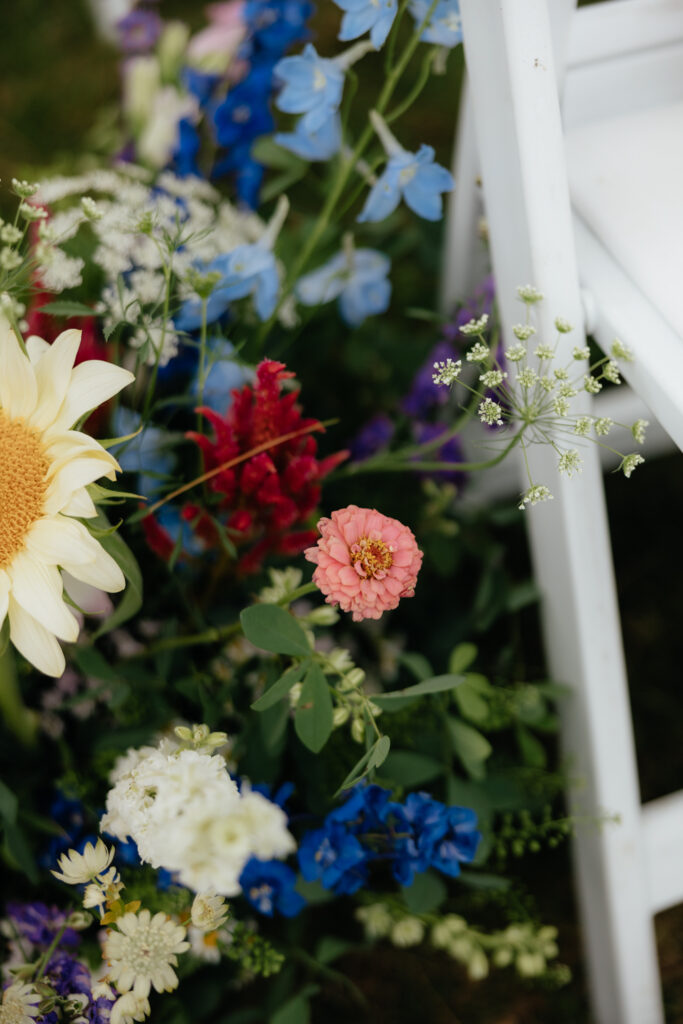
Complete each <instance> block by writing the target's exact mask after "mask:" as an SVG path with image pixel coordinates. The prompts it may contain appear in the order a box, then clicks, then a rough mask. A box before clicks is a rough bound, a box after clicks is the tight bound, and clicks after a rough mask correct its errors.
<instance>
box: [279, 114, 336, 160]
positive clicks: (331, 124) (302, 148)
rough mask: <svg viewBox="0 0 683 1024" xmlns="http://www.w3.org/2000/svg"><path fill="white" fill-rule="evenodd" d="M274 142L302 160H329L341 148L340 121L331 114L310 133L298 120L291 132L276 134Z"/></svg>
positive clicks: (302, 122)
mask: <svg viewBox="0 0 683 1024" xmlns="http://www.w3.org/2000/svg"><path fill="white" fill-rule="evenodd" d="M274 141H275V142H277V144H278V146H282V147H283V149H288V150H289V151H290V152H291V153H296V155H297V156H300V157H301V158H302V159H303V160H329V159H330V158H331V157H333V156H334V154H335V153H337V152H338V151H339V147H340V146H341V120H340V118H339V115H338V114H332V115H330V117H328V119H327V120H326V121H325V123H324V124H322V125H321V126H320V128H318V130H317V131H314V132H311V131H308V130H307V129H306V125H305V123H304V119H303V118H300V119H299V120H298V121H297V123H296V127H295V128H294V131H293V132H278V133H277V135H275V137H274Z"/></svg>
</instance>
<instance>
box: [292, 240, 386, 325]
mask: <svg viewBox="0 0 683 1024" xmlns="http://www.w3.org/2000/svg"><path fill="white" fill-rule="evenodd" d="M390 268H391V263H390V261H389V260H388V259H387V257H386V256H383V255H382V253H380V252H375V250H374V249H355V250H353V249H352V250H350V251H342V252H339V253H337V255H336V256H333V257H332V259H331V260H328V262H327V263H325V264H324V266H322V267H318V269H317V270H314V271H312V273H310V274H306V275H305V277H302V278H301V279H300V280H299V281H298V283H297V285H296V295H297V298H298V299H299V301H300V302H302V303H303V304H304V305H305V306H320V305H322V304H323V303H325V302H332V301H333V300H334V299H337V298H338V299H339V309H340V312H341V315H342V317H343V318H344V320H345V321H346V323H347V324H350V325H351V326H352V327H357V326H358V325H359V324H361V323H362V322H363V321H364V320H365V318H366V317H368V316H375V315H376V314H377V313H384V312H386V310H387V309H388V307H389V299H390V297H391V282H390V281H389V280H388V279H387V275H388V273H389V270H390Z"/></svg>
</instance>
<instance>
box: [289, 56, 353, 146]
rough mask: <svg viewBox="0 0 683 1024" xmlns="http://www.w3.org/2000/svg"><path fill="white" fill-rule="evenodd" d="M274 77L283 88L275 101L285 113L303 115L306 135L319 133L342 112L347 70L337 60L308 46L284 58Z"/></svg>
mask: <svg viewBox="0 0 683 1024" xmlns="http://www.w3.org/2000/svg"><path fill="white" fill-rule="evenodd" d="M275 75H276V76H277V77H278V78H279V79H280V80H281V81H282V82H284V88H283V89H282V91H281V92H280V93H279V95H278V97H277V99H276V100H275V106H276V107H277V108H278V110H283V111H284V112H285V114H304V117H303V118H302V120H303V122H304V128H305V130H306V131H307V132H315V131H318V130H319V129H320V128H321V127H322V126H323V125H324V123H325V121H327V119H328V118H329V116H330V114H333V113H335V111H337V110H338V109H339V104H340V103H341V97H342V90H343V88H344V70H343V67H342V66H340V63H339V62H338V61H337V60H332V59H329V58H327V57H320V56H319V55H318V53H317V52H316V49H315V47H314V46H313V45H312V44H311V43H308V44H307V45H306V46H305V47H304V52H303V53H302V54H300V55H299V56H297V57H284V58H283V59H282V60H280V61H278V63H277V64H276V65H275Z"/></svg>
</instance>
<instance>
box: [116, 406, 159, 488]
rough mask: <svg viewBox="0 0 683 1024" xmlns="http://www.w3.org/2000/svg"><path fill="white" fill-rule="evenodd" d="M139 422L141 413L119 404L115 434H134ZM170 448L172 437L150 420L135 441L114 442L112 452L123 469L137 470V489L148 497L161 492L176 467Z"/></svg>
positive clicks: (132, 471)
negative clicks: (121, 443) (122, 443)
mask: <svg viewBox="0 0 683 1024" xmlns="http://www.w3.org/2000/svg"><path fill="white" fill-rule="evenodd" d="M140 422H141V421H140V414H139V413H137V412H134V411H133V409H127V408H126V407H125V406H123V405H119V406H118V408H117V409H116V411H115V413H114V422H113V430H114V436H115V437H126V436H127V435H128V434H133V433H134V432H135V431H136V430H137V429H138V427H139V426H140ZM119 447H120V448H121V452H120V454H119V452H118V449H119ZM169 448H170V439H169V435H168V434H167V433H166V431H165V430H160V429H159V428H158V427H154V426H151V425H150V424H149V423H148V424H147V426H146V427H144V428H143V430H142V432H141V433H140V434H138V436H137V437H134V438H133V440H132V441H126V442H125V445H120V446H119V445H115V446H114V447H113V448H112V454H113V455H114V456H115V458H116V459H118V462H119V464H120V466H121V469H124V470H125V471H126V472H127V473H137V483H136V486H137V489H138V490H139V492H140V494H143V495H144V496H145V497H146V498H149V497H152V496H153V495H154V494H155V493H156V492H158V490H159V488H160V487H161V485H162V484H163V483H164V482H165V479H166V478H167V477H168V476H169V475H170V474H171V471H172V470H173V461H174V460H173V455H172V454H171V452H170V450H169Z"/></svg>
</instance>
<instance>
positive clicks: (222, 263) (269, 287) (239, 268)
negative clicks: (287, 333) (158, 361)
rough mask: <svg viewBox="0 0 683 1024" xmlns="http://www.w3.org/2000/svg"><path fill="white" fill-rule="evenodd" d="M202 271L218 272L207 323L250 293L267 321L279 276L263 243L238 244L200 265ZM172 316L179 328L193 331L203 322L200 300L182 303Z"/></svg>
mask: <svg viewBox="0 0 683 1024" xmlns="http://www.w3.org/2000/svg"><path fill="white" fill-rule="evenodd" d="M202 272H203V273H210V272H217V273H219V274H220V275H221V280H220V281H219V283H218V285H217V286H216V288H214V290H213V292H212V293H211V295H210V296H209V299H208V301H207V304H206V321H207V323H213V322H214V321H216V320H218V319H219V317H221V316H222V315H223V313H225V311H226V310H227V308H228V306H229V305H230V303H231V302H232V301H233V300H234V299H243V298H245V297H246V296H247V295H252V296H253V298H254V306H255V308H256V312H257V313H258V315H259V317H260V318H261V320H267V319H268V317H269V316H270V315H271V313H272V312H273V310H274V309H275V307H276V305H277V297H278V293H279V290H280V279H279V276H278V272H277V265H276V263H275V256H274V255H273V253H272V252H271V250H270V249H269V248H268V247H267V246H266V245H261V244H260V243H258V242H255V243H253V244H245V245H238V246H237V248H235V249H233V250H232V252H229V253H224V254H223V255H221V256H216V257H215V258H214V259H212V260H210V261H209V262H208V263H207V264H205V265H204V266H203V267H202ZM174 319H175V325H176V327H178V328H179V330H181V331H193V330H196V329H197V328H198V327H199V326H200V325H201V322H202V304H201V302H200V301H199V299H188V300H187V301H186V302H184V303H183V305H182V307H181V309H180V312H179V313H178V314H177V315H176V316H175V318H174Z"/></svg>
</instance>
